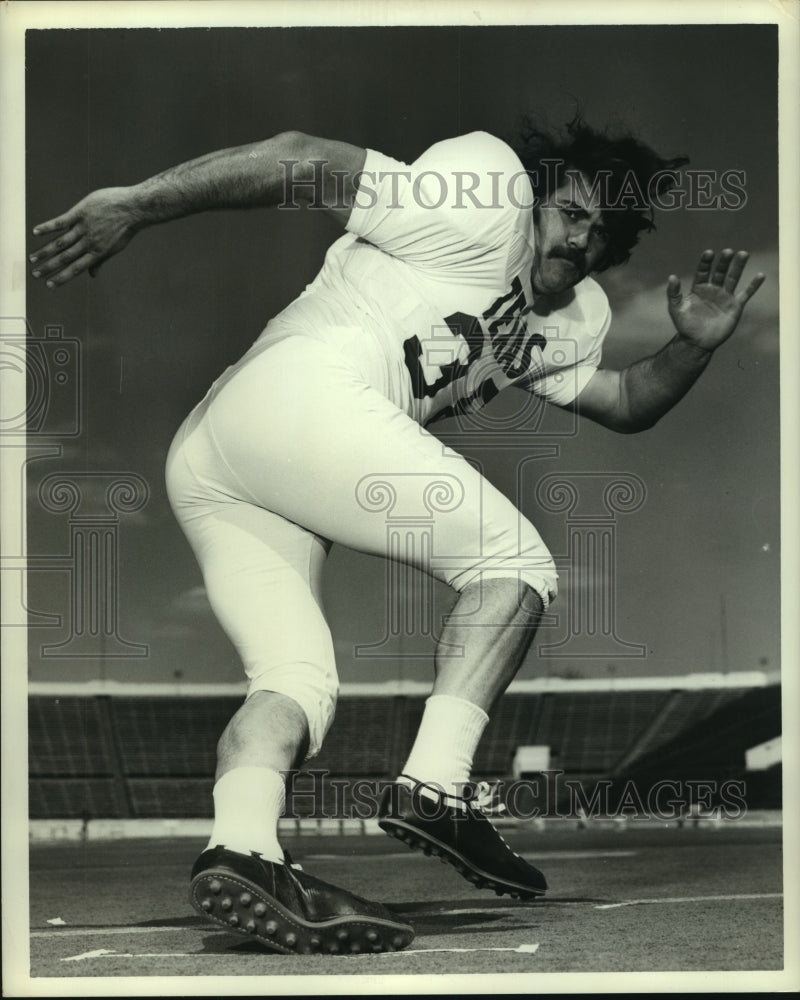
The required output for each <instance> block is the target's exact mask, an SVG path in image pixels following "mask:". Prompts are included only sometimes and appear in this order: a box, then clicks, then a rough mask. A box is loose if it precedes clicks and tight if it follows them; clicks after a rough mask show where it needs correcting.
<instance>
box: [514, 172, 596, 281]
mask: <svg viewBox="0 0 800 1000" xmlns="http://www.w3.org/2000/svg"><path fill="white" fill-rule="evenodd" d="M591 187H592V185H591V183H590V182H589V179H588V178H587V177H586V175H585V174H581V173H579V172H578V171H573V170H568V171H567V172H566V176H565V180H564V183H563V184H562V185H561V187H559V188H557V190H556V191H555V192H553V193H552V194H551V195H550V197H549V198H548V199H547V200H546V201H543V202H542V204H541V205H540V206H539V207H538V208H537V209H536V210H535V211H534V216H533V227H534V232H535V235H536V255H535V257H534V261H533V267H532V268H531V281H532V284H533V290H534V292H535V293H536V294H539V295H557V294H558V293H559V292H565V291H567V290H568V289H569V288H572V287H573V286H574V285H577V284H578V282H579V281H581V280H582V279H583V278H585V277H586V275H587V274H590V273H591V272H592V271H593V270H595V268H597V267H598V266H599V265H600V264H601V263H602V260H603V257H604V255H605V252H606V248H607V246H608V231H607V230H606V227H605V226H604V225H603V218H602V213H601V211H600V208H599V207H598V205H599V197H598V191H597V190H595V191H594V192H592V190H591Z"/></svg>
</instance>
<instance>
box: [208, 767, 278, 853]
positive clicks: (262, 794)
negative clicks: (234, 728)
mask: <svg viewBox="0 0 800 1000" xmlns="http://www.w3.org/2000/svg"><path fill="white" fill-rule="evenodd" d="M285 801H286V787H285V785H284V780H283V775H281V774H280V772H278V771H272V770H270V769H269V768H266V767H235V768H234V769H233V770H232V771H227V772H226V773H225V774H223V776H222V777H221V778H220V779H219V781H218V782H217V783H216V784H215V785H214V826H213V829H212V831H211V839H210V840H209V842H208V847H216V845H217V844H222V845H224V846H225V847H227V848H229V850H231V851H238V852H239V853H240V854H250V852H251V851H256V852H257V853H258V854H260V855H261V856H262V857H263V858H264V860H265V861H283V849H282V848H281V846H280V844H279V843H278V818H279V817H280V815H281V813H282V812H283V808H284V804H285ZM206 849H208V848H206Z"/></svg>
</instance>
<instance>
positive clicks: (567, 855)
mask: <svg viewBox="0 0 800 1000" xmlns="http://www.w3.org/2000/svg"><path fill="white" fill-rule="evenodd" d="M637 853H638V852H637V851H539V852H538V853H536V854H530V853H525V854H523V855H522V857H523V858H530V859H531V860H536V859H537V858H538V860H539V861H544V860H546V861H579V860H581V859H582V858H633V857H636V854H637ZM422 856H423V855H422V853H421V852H420V851H404V852H403V853H402V854H362V855H359V859H358V860H359V861H398V860H402V859H403V858H405V859H417V860H418V859H419V858H421V857H422ZM348 857H350V855H347V854H304V855H303V859H302V863H303V864H305V863H306V861H341V860H342V859H343V858H348Z"/></svg>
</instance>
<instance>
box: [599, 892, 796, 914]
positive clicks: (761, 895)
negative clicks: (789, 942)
mask: <svg viewBox="0 0 800 1000" xmlns="http://www.w3.org/2000/svg"><path fill="white" fill-rule="evenodd" d="M739 899H783V893H782V892H745V893H740V894H738V895H725V896H672V897H670V896H665V897H664V898H663V899H626V900H624V901H623V902H622V903H600V904H598V905H596V906H595V909H596V910H615V909H618V908H619V907H621V906H650V905H653V904H655V903H717V902H722V903H724V902H729V901H732V900H739Z"/></svg>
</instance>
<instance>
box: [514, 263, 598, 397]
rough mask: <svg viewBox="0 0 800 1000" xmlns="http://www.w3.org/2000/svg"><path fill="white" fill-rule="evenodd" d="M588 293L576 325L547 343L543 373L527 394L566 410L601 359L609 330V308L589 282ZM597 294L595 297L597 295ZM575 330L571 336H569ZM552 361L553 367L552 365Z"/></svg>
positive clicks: (567, 328) (584, 386)
mask: <svg viewBox="0 0 800 1000" xmlns="http://www.w3.org/2000/svg"><path fill="white" fill-rule="evenodd" d="M588 282H591V286H593V290H592V293H590V294H589V295H587V296H586V298H588V300H589V301H588V303H585V304H584V308H583V309H582V312H583V313H584V315H583V316H582V318H581V322H580V325H579V326H577V327H576V324H573V323H570V324H568V325H567V326H566V335H565V336H564V337H563V338H558V339H555V340H552V341H549V342H548V345H547V347H546V348H545V359H546V360H547V361H550V362H551V363H549V364H548V365H547V372H546V374H543V375H541V376H539V377H538V378H535V379H533V380H532V381H531V382H530V385H529V387H528V388H529V391H530V392H532V393H533V394H534V395H535V396H538V397H539V398H540V399H545V400H547V402H548V403H554V404H555V405H556V406H568V405H569V404H570V403H572V402H573V401H574V400H575V399H577V397H578V396H579V395H580V394H581V392H583V390H584V389H585V388H586V386H587V385H588V383H589V380H590V379H591V378H592V376H593V375H594V373H595V372H596V371H597V370H598V368H599V367H600V362H601V360H602V357H603V342H604V341H605V338H606V335H607V333H608V331H609V328H610V326H611V308H610V306H609V304H608V299H607V298H606V296H605V294H604V293H603V292H602V290H601V289H600V288H599V286H597V285H596V284H595V283H594V282H593V281H591V279H587V283H588ZM598 293H599V294H598ZM573 330H576V333H575V335H574V336H571V335H570V334H571V332H572V331H573ZM553 361H555V363H552V362H553Z"/></svg>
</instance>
